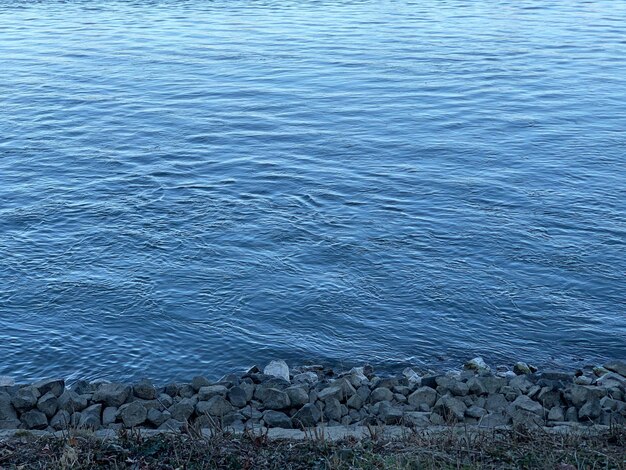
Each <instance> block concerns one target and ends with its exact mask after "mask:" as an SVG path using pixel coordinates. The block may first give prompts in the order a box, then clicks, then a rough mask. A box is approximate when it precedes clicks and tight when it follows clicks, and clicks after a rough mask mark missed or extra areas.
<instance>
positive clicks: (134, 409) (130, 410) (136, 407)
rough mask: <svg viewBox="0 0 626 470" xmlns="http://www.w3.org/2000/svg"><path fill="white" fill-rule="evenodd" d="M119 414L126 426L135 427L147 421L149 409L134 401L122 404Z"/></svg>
mask: <svg viewBox="0 0 626 470" xmlns="http://www.w3.org/2000/svg"><path fill="white" fill-rule="evenodd" d="M117 415H118V416H119V417H120V418H121V419H122V422H123V423H124V426H125V427H127V428H134V427H137V426H139V425H140V424H143V423H144V422H145V421H146V419H147V418H148V410H146V408H145V407H144V406H143V405H141V404H140V403H138V402H136V401H134V402H132V403H127V404H125V405H122V406H121V407H120V409H119V410H118V412H117Z"/></svg>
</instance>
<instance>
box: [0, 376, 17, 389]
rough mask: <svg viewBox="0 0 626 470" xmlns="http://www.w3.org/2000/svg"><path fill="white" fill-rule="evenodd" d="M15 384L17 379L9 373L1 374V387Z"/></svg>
mask: <svg viewBox="0 0 626 470" xmlns="http://www.w3.org/2000/svg"><path fill="white" fill-rule="evenodd" d="M13 385H15V379H14V378H13V377H9V376H8V375H0V387H12V386H13Z"/></svg>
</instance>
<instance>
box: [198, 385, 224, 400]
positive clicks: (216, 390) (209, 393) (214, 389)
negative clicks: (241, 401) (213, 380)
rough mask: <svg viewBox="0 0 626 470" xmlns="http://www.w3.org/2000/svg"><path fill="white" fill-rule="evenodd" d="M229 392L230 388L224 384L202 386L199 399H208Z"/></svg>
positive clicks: (222, 395)
mask: <svg viewBox="0 0 626 470" xmlns="http://www.w3.org/2000/svg"><path fill="white" fill-rule="evenodd" d="M227 393H228V388H226V387H225V386H224V385H209V386H207V387H201V388H200V390H198V400H199V401H208V400H210V399H211V398H213V397H215V396H217V395H219V396H221V397H225V396H226V394H227Z"/></svg>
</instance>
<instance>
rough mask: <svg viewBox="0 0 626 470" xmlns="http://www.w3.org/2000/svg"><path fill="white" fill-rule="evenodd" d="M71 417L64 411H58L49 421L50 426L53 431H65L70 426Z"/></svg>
mask: <svg viewBox="0 0 626 470" xmlns="http://www.w3.org/2000/svg"><path fill="white" fill-rule="evenodd" d="M70 417H71V415H70V414H69V413H68V412H67V411H65V410H59V411H57V412H56V414H55V415H54V416H53V417H52V419H51V420H50V426H51V427H52V429H54V430H55V431H61V430H62V429H67V428H68V427H69V425H70Z"/></svg>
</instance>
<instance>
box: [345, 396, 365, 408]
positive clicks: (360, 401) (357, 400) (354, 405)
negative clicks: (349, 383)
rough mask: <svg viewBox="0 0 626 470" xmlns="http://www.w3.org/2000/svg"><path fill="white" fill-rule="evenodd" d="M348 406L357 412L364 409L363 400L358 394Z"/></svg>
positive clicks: (351, 399) (349, 400)
mask: <svg viewBox="0 0 626 470" xmlns="http://www.w3.org/2000/svg"><path fill="white" fill-rule="evenodd" d="M347 405H348V406H349V407H350V408H354V409H355V410H360V409H361V408H362V407H363V399H362V398H361V396H360V395H359V394H358V393H355V394H354V395H352V396H351V397H350V398H349V399H348V401H347Z"/></svg>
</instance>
